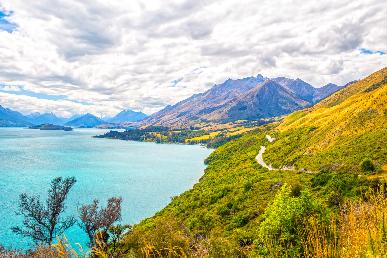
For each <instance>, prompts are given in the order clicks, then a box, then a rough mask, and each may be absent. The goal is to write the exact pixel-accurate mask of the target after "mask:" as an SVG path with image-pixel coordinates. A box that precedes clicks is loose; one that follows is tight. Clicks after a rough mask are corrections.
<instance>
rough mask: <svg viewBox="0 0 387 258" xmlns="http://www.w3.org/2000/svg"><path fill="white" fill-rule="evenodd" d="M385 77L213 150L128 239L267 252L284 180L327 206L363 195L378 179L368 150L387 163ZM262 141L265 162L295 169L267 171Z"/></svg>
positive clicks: (386, 73) (135, 245)
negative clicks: (268, 218)
mask: <svg viewBox="0 0 387 258" xmlns="http://www.w3.org/2000/svg"><path fill="white" fill-rule="evenodd" d="M386 78H387V68H384V69H382V70H381V71H378V72H376V73H374V74H372V75H370V76H369V77H367V78H365V79H363V80H361V81H358V82H356V83H353V84H351V85H349V86H348V88H344V89H342V90H340V91H338V92H337V93H335V94H333V95H332V96H330V97H327V98H326V99H324V100H323V101H322V102H321V103H318V104H317V105H315V106H313V107H311V108H307V109H304V110H301V111H297V112H295V113H293V114H291V115H288V116H287V117H285V119H284V120H283V121H282V122H279V123H275V124H271V125H267V126H265V127H262V128H260V129H257V130H256V131H255V132H253V133H249V134H247V135H245V136H243V137H241V138H239V139H237V140H234V141H231V142H229V143H227V144H225V145H222V146H220V147H219V148H217V149H216V150H215V151H214V152H213V153H212V154H211V155H210V156H209V157H208V158H207V160H206V162H207V164H208V166H207V168H206V170H205V173H204V175H203V176H202V178H201V179H200V180H199V182H198V183H197V184H196V185H195V186H194V187H193V188H192V189H191V190H189V191H186V192H185V193H183V194H182V195H180V196H178V197H174V198H173V199H172V201H171V203H170V204H169V205H168V206H167V207H166V208H164V209H163V210H162V211H160V212H159V213H157V214H156V215H155V216H153V217H151V218H149V219H146V220H144V221H142V222H141V223H140V224H139V225H136V226H135V227H134V229H133V232H132V233H131V234H128V235H127V236H126V238H125V240H124V243H125V247H126V248H131V249H132V251H133V252H135V253H136V252H137V254H141V250H144V248H145V249H146V248H147V246H148V247H149V246H150V247H152V248H153V250H156V251H160V252H163V251H162V250H164V249H165V248H168V246H177V247H179V248H181V250H184V252H185V253H186V254H192V253H195V252H197V250H200V248H203V246H201V245H200V243H202V245H204V246H205V247H206V246H207V247H208V246H209V247H208V249H206V250H208V252H209V256H210V257H257V256H258V257H259V256H264V257H267V256H268V255H262V254H261V253H260V255H258V250H257V249H256V248H257V243H259V241H260V239H261V238H260V237H261V235H260V234H261V233H260V226H261V223H262V221H263V219H264V218H265V212H266V211H267V206H268V205H269V204H270V203H271V202H272V200H273V198H274V196H275V195H276V193H278V189H280V188H281V186H282V185H285V184H286V185H288V186H290V187H291V189H292V196H293V197H292V198H294V199H291V200H298V199H295V198H297V196H298V195H300V194H301V195H302V191H301V189H302V190H306V191H307V192H308V193H309V194H310V195H311V196H310V197H309V198H307V199H308V200H315V201H318V202H319V203H320V204H319V205H321V206H320V207H321V209H322V210H327V211H328V212H330V211H329V210H330V209H331V207H333V208H332V209H333V210H335V209H337V208H338V206H339V204H340V203H341V202H342V201H343V200H344V198H346V199H351V198H360V197H359V196H361V194H362V193H363V194H364V192H365V191H366V190H367V189H369V188H370V187H377V186H378V183H377V181H370V180H369V179H368V175H367V173H368V172H367V171H363V170H362V166H361V165H360V163H361V162H362V160H363V159H365V158H369V159H371V162H372V163H373V164H374V165H375V166H376V169H380V168H381V167H383V165H384V166H385V164H387V145H386V142H387V131H386V130H387V129H386V128H387V84H386ZM266 135H270V136H272V137H274V138H275V141H274V142H271V141H269V140H268V139H267V137H266ZM261 146H266V147H267V148H266V152H265V153H264V155H263V159H264V161H265V162H266V163H267V164H271V165H272V166H273V167H274V168H279V167H282V166H285V165H287V166H294V167H295V169H294V170H292V169H290V170H284V171H281V170H276V169H274V170H270V171H269V170H267V169H265V168H263V167H262V166H260V165H259V164H258V163H257V162H256V160H255V158H256V156H257V154H258V153H259V150H260V149H261ZM374 176H378V174H376V175H374ZM293 189H294V190H293ZM297 189H298V190H297ZM300 191H301V193H300ZM279 204H280V205H282V206H281V207H283V208H285V207H286V206H285V205H284V203H279ZM331 205H332V206H331ZM334 213H335V212H332V213H331V214H334ZM289 214H290V213H286V214H284V216H285V217H286V218H287V216H288V215H289ZM285 217H284V218H285ZM310 218H311V217H310V216H307V219H310ZM298 219H300V218H298ZM286 221H287V220H285V222H286ZM297 222H299V220H297ZM273 223H275V222H273ZM277 226H278V227H279V228H284V227H286V226H287V225H283V227H282V225H281V224H279V225H277ZM303 232H305V231H303ZM296 234H297V233H294V234H292V236H293V235H296ZM265 237H269V236H268V235H265ZM298 237H299V235H298ZM201 240H202V242H201ZM198 243H199V244H198ZM253 243H254V244H253ZM293 244H294V243H293ZM141 248H142V249H141ZM266 250H267V249H266ZM150 251H152V250H150ZM259 251H262V250H259ZM278 256H279V255H278V253H277V255H274V256H270V257H278ZM290 256H294V257H303V256H306V255H302V254H294V253H293V254H292V255H290Z"/></svg>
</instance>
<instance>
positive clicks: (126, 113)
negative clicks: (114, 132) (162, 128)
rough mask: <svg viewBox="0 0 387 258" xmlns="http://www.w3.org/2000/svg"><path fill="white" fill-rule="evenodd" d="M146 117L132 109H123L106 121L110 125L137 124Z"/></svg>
mask: <svg viewBox="0 0 387 258" xmlns="http://www.w3.org/2000/svg"><path fill="white" fill-rule="evenodd" d="M146 117H147V115H146V114H144V113H142V112H138V111H134V110H132V109H124V110H122V111H121V112H119V113H118V114H117V115H115V116H114V117H112V118H109V119H108V122H110V123H123V122H138V121H141V120H143V119H144V118H146Z"/></svg>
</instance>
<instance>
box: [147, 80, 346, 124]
mask: <svg viewBox="0 0 387 258" xmlns="http://www.w3.org/2000/svg"><path fill="white" fill-rule="evenodd" d="M267 81H269V82H270V83H267ZM263 85H264V87H263V89H261V87H262V86H263ZM269 86H270V87H269ZM338 89H339V87H333V86H329V87H324V88H323V89H316V88H314V87H312V86H311V85H310V84H308V83H306V82H304V81H302V80H300V79H297V80H293V79H288V78H285V77H279V78H274V79H268V78H264V77H263V76H262V75H258V76H257V77H247V78H244V79H239V80H231V79H229V80H227V81H225V82H224V83H222V84H219V85H215V86H214V87H212V88H211V89H209V90H208V91H206V92H204V93H200V94H195V95H193V96H191V97H190V98H187V99H185V100H183V101H181V102H179V103H177V104H175V105H173V106H167V107H166V108H164V109H163V110H161V111H159V112H157V113H156V114H153V115H151V116H149V117H148V118H146V119H144V120H143V121H142V123H141V124H142V126H144V127H146V126H150V125H162V126H167V127H172V128H184V127H189V126H192V125H195V124H197V123H200V122H228V121H235V120H241V119H259V118H267V117H271V116H273V115H275V116H278V115H284V114H288V113H290V112H292V111H294V110H297V109H300V108H303V107H305V106H307V105H311V104H313V103H315V102H316V101H318V100H320V99H321V98H323V97H326V96H327V95H329V94H330V93H332V92H334V91H336V90H338ZM260 95H261V96H260ZM276 102H277V103H278V104H276ZM269 107H270V110H269Z"/></svg>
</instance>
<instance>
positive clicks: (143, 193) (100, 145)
mask: <svg viewBox="0 0 387 258" xmlns="http://www.w3.org/2000/svg"><path fill="white" fill-rule="evenodd" d="M104 132H105V131H104V130H98V129H76V130H74V131H72V132H64V131H40V130H31V129H22V128H0V244H1V245H3V246H6V247H14V248H19V249H20V248H21V249H26V248H29V247H30V246H31V242H30V241H28V239H26V238H22V237H20V236H17V235H15V234H14V233H12V231H11V229H10V228H11V227H12V226H15V225H19V224H20V222H21V220H22V217H20V216H16V215H15V212H16V210H17V203H18V198H19V195H20V194H21V193H23V192H26V193H30V194H39V195H41V196H42V197H45V196H46V193H47V190H48V188H49V183H50V181H51V179H53V178H54V177H58V176H62V177H68V176H75V177H76V179H77V183H76V184H75V185H74V187H73V188H72V190H71V192H70V194H69V196H68V199H67V201H66V206H67V213H71V214H74V215H76V213H77V206H79V205H80V204H84V203H90V202H91V201H92V200H93V199H99V200H100V201H101V202H102V204H105V203H106V200H107V199H108V198H109V197H112V196H121V197H122V198H123V209H122V221H121V222H122V223H128V224H133V223H137V222H139V221H140V220H141V219H144V218H146V217H149V216H152V215H153V214H154V213H155V212H157V211H158V210H160V209H162V208H163V207H164V206H165V205H167V204H168V203H169V202H170V198H171V197H172V196H176V195H178V194H180V193H182V192H184V191H186V190H188V189H189V188H191V187H192V186H193V185H194V184H195V183H196V182H197V181H198V179H199V178H200V176H201V175H202V174H203V170H204V168H205V167H204V164H203V161H204V159H205V158H206V157H207V156H208V155H209V154H210V152H211V150H209V149H206V148H204V147H201V146H197V145H196V146H194V145H174V144H154V143H140V142H127V141H120V140H110V139H96V138H92V136H93V135H97V134H102V133H104ZM66 237H67V238H68V239H69V240H70V242H71V243H81V244H82V245H83V246H86V240H87V238H86V235H85V234H84V233H83V232H82V231H81V230H80V228H78V226H74V227H72V228H71V229H69V230H68V231H67V232H66Z"/></svg>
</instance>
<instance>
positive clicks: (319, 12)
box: [0, 0, 387, 115]
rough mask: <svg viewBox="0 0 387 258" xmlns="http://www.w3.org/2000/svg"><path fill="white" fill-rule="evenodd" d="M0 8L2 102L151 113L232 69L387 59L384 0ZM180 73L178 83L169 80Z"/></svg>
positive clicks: (348, 75) (340, 80) (29, 107)
mask: <svg viewBox="0 0 387 258" xmlns="http://www.w3.org/2000/svg"><path fill="white" fill-rule="evenodd" d="M0 10H3V11H4V10H6V11H12V12H13V14H12V15H11V16H8V17H6V19H8V21H9V22H11V23H12V24H16V25H17V29H16V30H15V31H13V32H12V33H9V32H7V31H5V30H0V60H1V63H0V104H1V105H4V106H7V107H11V108H14V109H16V110H20V111H23V112H33V111H52V110H54V111H56V113H58V114H63V115H70V114H71V113H82V112H91V113H95V114H97V115H111V114H113V113H115V112H118V111H119V110H121V109H123V108H132V109H135V110H141V111H144V112H147V113H152V112H155V111H157V110H159V109H161V108H162V107H164V106H165V105H167V104H173V103H175V102H177V101H180V100H182V99H184V98H186V97H188V96H190V95H191V94H194V93H198V92H202V91H204V90H206V89H208V87H210V86H211V85H212V84H214V83H221V82H222V81H224V80H226V79H227V78H240V77H246V76H250V75H256V74H258V73H261V74H263V75H265V76H269V77H273V76H288V77H293V78H297V77H299V78H302V79H304V80H306V81H308V82H310V83H312V84H313V85H316V86H321V85H323V84H326V83H328V82H333V83H337V84H345V83H346V82H348V81H351V80H354V79H359V78H361V77H363V76H365V75H367V74H369V73H371V72H373V71H376V70H378V69H380V68H382V67H384V66H386V64H387V62H386V56H387V55H364V54H362V53H361V52H360V51H359V48H367V49H371V50H373V51H382V52H387V30H386V29H385V13H387V5H386V4H385V3H383V1H378V0H366V1H361V0H357V1H350V0H341V1H337V0H336V1H301V0H277V1H269V0H266V1H256V0H245V1H243V2H242V1H237V0H216V1H215V0H211V1H204V0H198V1H192V0H179V1H177V0H176V1H161V0H158V1H140V0H137V1H136V0H127V1H122V0H116V1H102V0H100V1H94V0H93V1H92V0H88V1H75V0H68V1H52V0H45V1H43V0H42V1H23V0H4V1H2V3H1V4H0ZM174 82H177V83H174Z"/></svg>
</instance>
